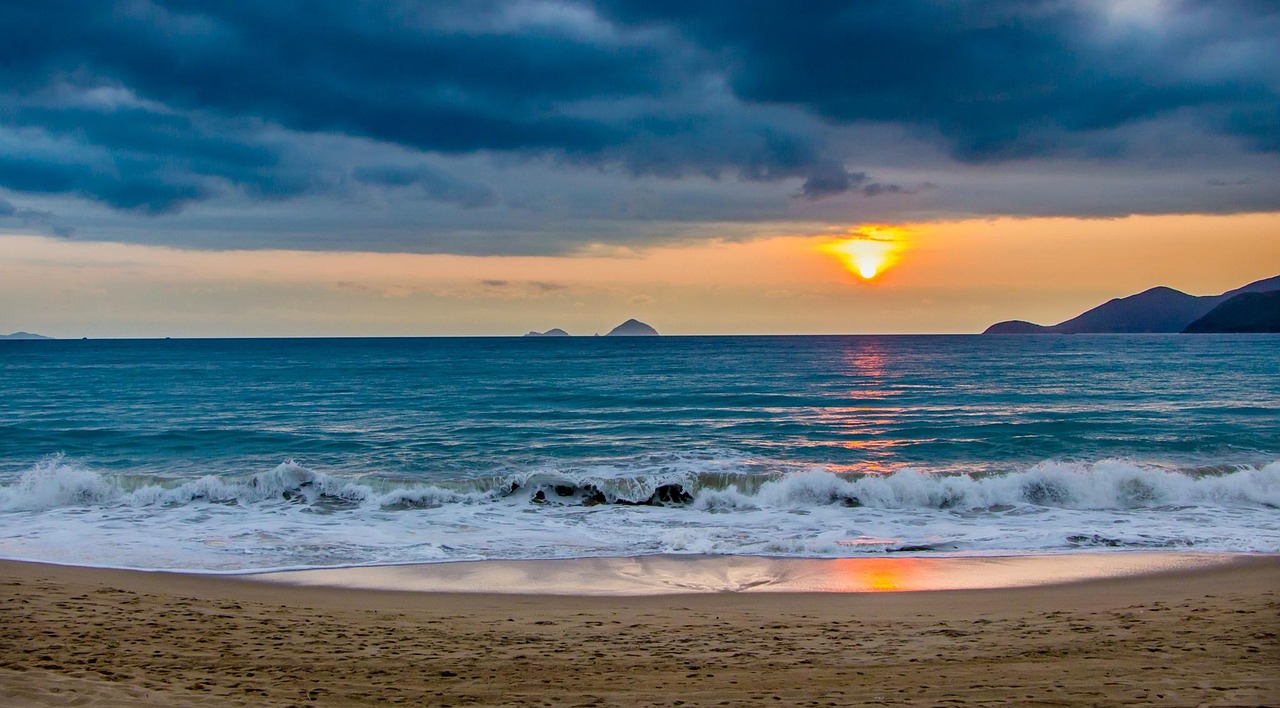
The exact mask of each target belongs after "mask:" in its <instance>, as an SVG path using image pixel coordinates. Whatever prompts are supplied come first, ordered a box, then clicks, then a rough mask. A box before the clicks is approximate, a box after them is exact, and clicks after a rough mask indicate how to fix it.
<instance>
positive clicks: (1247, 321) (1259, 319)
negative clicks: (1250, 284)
mask: <svg viewBox="0 0 1280 708" xmlns="http://www.w3.org/2000/svg"><path fill="white" fill-rule="evenodd" d="M1183 331H1184V332H1187V333H1190V334H1222V333H1237V332H1239V333H1244V332H1271V333H1280V290H1272V291H1270V292H1265V293H1240V294H1239V295H1235V296H1233V297H1230V298H1227V299H1226V300H1225V301H1223V302H1222V303H1221V304H1220V305H1218V306H1217V307H1215V308H1213V309H1212V310H1209V312H1208V314H1206V315H1205V316H1204V317H1201V318H1200V319H1198V320H1196V321H1195V322H1192V323H1191V324H1189V325H1187V328H1186V329H1185V330H1183Z"/></svg>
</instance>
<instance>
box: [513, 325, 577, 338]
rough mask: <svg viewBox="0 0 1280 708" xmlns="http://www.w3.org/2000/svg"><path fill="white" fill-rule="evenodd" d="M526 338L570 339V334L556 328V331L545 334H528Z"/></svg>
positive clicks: (551, 330) (548, 331)
mask: <svg viewBox="0 0 1280 708" xmlns="http://www.w3.org/2000/svg"><path fill="white" fill-rule="evenodd" d="M524 336H526V337H568V336H569V333H568V332H566V331H564V330H563V329H560V328H559V327H556V328H554V329H549V330H547V331H545V332H533V331H530V332H529V333H528V334H526V335H524Z"/></svg>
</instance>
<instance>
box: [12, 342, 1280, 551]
mask: <svg viewBox="0 0 1280 708" xmlns="http://www.w3.org/2000/svg"><path fill="white" fill-rule="evenodd" d="M0 392H2V394H0V557H8V558H23V559H33V560H47V561H55V562H64V563H77V564H88V565H108V566H121V567H137V568H183V569H192V570H204V571H238V570H250V569H264V568H291V567H319V566H333V565H348V564H372V563H402V562H431V561H445V560H462V559H481V558H565V557H580V556H618V555H632V554H645V553H739V554H766V555H781V556H802V557H840V556H857V555H868V554H886V553H891V554H992V553H1045V552H1048V553H1053V552H1062V551H1072V550H1081V549H1090V550H1094V549H1104V550H1124V549H1143V550H1151V549H1171V550H1205V551H1227V552H1268V553H1275V552H1280V337H1275V336H1266V335H1260V336H1215V335H1206V336H1178V335H1169V336H1164V335H1147V336H1070V337H1067V336H996V337H990V336H988V337H983V336H945V337H944V336H938V337H933V336H903V337H870V336H848V337H660V338H613V337H578V338H528V339H525V338H459V339H449V338H430V339H277V340H270V339H227V340H94V341H79V340H77V341H64V340H58V341H34V342H33V341H0Z"/></svg>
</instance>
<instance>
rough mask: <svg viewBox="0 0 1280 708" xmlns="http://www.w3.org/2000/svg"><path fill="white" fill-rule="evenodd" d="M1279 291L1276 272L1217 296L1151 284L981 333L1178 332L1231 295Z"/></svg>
mask: <svg viewBox="0 0 1280 708" xmlns="http://www.w3.org/2000/svg"><path fill="white" fill-rule="evenodd" d="M1278 290H1280V275H1277V276H1275V277H1271V278H1267V279H1265V280H1259V281H1256V282H1253V283H1249V284H1248V285H1245V286H1243V287H1240V288H1236V289H1235V290H1228V291H1227V292H1225V293H1223V294H1221V295H1202V296H1197V295H1188V294H1187V293H1184V292H1182V291H1181V290H1174V289H1173V288H1169V287H1164V286H1160V287H1155V288H1151V289H1150V290H1144V291H1142V292H1140V293H1138V294H1136V295H1130V296H1128V297H1121V298H1115V299H1113V300H1109V301H1107V302H1104V303H1103V304H1101V305H1098V306H1097V307H1095V308H1093V309H1091V310H1088V311H1086V312H1083V313H1081V314H1079V315H1077V316H1075V317H1073V318H1071V319H1069V320H1066V321H1065V322H1059V323H1058V324H1056V325H1048V326H1045V325H1038V324H1033V323H1031V322H1025V321H1023V320H1008V321H1006V322H997V323H996V324H993V325H991V326H990V327H988V328H987V329H986V331H985V332H983V334H1139V333H1162V332H1182V331H1183V330H1185V329H1187V327H1188V326H1190V325H1191V323H1193V322H1195V321H1197V320H1199V319H1200V318H1202V317H1204V316H1205V315H1207V314H1209V312H1210V311H1211V310H1213V309H1214V308H1215V307H1217V306H1219V305H1221V304H1223V303H1225V302H1226V301H1228V300H1231V299H1232V298H1233V297H1236V296H1238V295H1242V294H1247V293H1265V292H1273V291H1278Z"/></svg>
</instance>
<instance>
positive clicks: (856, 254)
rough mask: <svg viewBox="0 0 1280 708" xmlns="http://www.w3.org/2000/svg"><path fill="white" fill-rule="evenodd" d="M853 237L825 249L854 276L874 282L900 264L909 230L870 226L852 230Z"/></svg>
mask: <svg viewBox="0 0 1280 708" xmlns="http://www.w3.org/2000/svg"><path fill="white" fill-rule="evenodd" d="M849 233H850V234H852V237H851V238H844V239H841V240H839V241H833V242H831V243H827V244H825V245H823V246H822V250H823V251H826V252H827V253H830V254H831V255H833V256H835V257H836V258H839V259H840V261H841V262H842V263H843V264H844V267H845V268H846V269H848V271H849V272H850V273H853V274H854V275H857V276H858V277H860V278H862V279H863V280H872V279H873V278H875V277H876V276H878V275H880V274H881V273H883V272H884V270H885V269H886V268H888V267H890V266H891V265H893V264H894V263H895V262H896V261H897V255H898V253H899V252H900V251H901V250H902V244H903V236H904V235H905V233H906V232H905V231H904V230H903V229H899V228H896V227H893V226H882V225H878V224H868V225H863V226H859V227H858V228H856V229H850V230H849Z"/></svg>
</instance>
